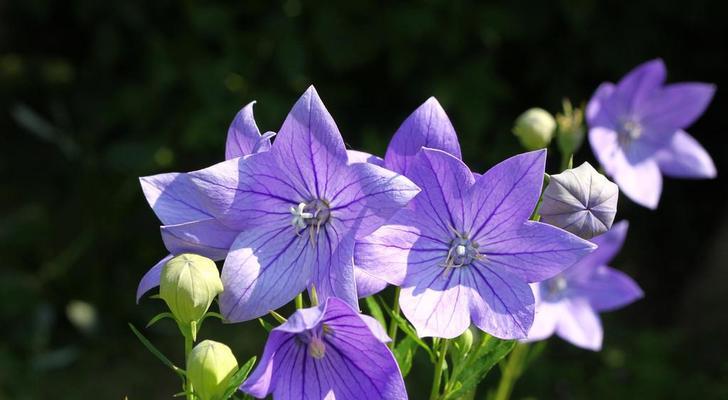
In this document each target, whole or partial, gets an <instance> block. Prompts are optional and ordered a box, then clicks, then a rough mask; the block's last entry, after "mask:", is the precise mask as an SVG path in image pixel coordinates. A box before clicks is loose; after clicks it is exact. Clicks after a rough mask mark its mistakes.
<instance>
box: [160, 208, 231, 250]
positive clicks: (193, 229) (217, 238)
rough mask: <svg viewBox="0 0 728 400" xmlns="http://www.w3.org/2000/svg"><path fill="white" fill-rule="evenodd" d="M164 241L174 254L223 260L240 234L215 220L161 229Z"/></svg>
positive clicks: (166, 226)
mask: <svg viewBox="0 0 728 400" xmlns="http://www.w3.org/2000/svg"><path fill="white" fill-rule="evenodd" d="M161 230H162V240H163V241H164V245H165V246H166V247H167V250H169V251H170V252H171V253H172V254H182V253H195V254H199V255H201V256H205V257H207V258H211V259H213V260H222V259H224V258H225V257H226V256H227V252H228V250H229V249H230V246H232V244H233V242H234V241H235V238H236V237H237V236H238V234H239V233H240V232H238V231H235V230H231V229H230V228H228V227H226V226H225V225H222V224H221V223H220V222H218V221H217V220H216V219H214V218H207V219H202V220H199V221H192V222H187V223H183V224H176V225H164V226H162V227H161Z"/></svg>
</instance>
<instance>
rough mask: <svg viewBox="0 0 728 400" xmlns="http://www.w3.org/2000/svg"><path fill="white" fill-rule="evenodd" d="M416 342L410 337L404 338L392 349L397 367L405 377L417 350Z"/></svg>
mask: <svg viewBox="0 0 728 400" xmlns="http://www.w3.org/2000/svg"><path fill="white" fill-rule="evenodd" d="M417 348H418V346H417V343H416V342H415V341H414V340H412V338H411V337H409V336H408V337H406V338H404V339H403V340H402V341H401V342H399V343H397V346H396V347H395V348H394V349H393V351H392V352H393V353H394V358H396V359H397V364H399V369H400V370H401V371H402V377H406V376H407V374H409V372H410V370H411V369H412V360H413V359H414V356H415V353H416V352H417Z"/></svg>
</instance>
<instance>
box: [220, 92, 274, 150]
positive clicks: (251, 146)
mask: <svg viewBox="0 0 728 400" xmlns="http://www.w3.org/2000/svg"><path fill="white" fill-rule="evenodd" d="M253 105H255V102H254V101H252V102H250V103H248V104H247V105H246V106H245V107H243V108H242V109H241V110H240V111H238V113H237V114H236V115H235V118H234V119H233V122H232V123H231V124H230V127H229V128H228V133H227V142H226V143H225V159H226V160H230V159H233V158H237V157H242V156H247V155H250V154H254V153H258V152H260V151H268V150H269V149H270V138H264V137H262V136H261V135H260V130H258V125H256V123H255V117H254V116H253Z"/></svg>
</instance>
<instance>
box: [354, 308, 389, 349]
mask: <svg viewBox="0 0 728 400" xmlns="http://www.w3.org/2000/svg"><path fill="white" fill-rule="evenodd" d="M359 317H361V319H362V320H363V321H364V323H366V324H367V326H368V327H369V330H370V331H372V334H374V336H375V337H376V338H377V339H379V341H380V342H382V343H389V342H391V341H392V338H390V337H389V335H388V334H387V331H385V330H384V327H383V326H382V324H380V323H379V321H377V320H376V318H374V317H370V316H368V315H366V314H360V315H359Z"/></svg>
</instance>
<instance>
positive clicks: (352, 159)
mask: <svg viewBox="0 0 728 400" xmlns="http://www.w3.org/2000/svg"><path fill="white" fill-rule="evenodd" d="M346 155H347V156H348V158H349V164H356V163H369V164H374V165H378V166H380V167H383V166H384V160H383V159H382V158H381V157H377V156H375V155H373V154H369V153H365V152H363V151H358V150H347V151H346Z"/></svg>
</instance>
